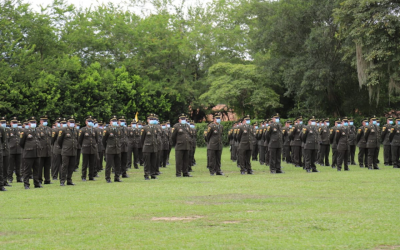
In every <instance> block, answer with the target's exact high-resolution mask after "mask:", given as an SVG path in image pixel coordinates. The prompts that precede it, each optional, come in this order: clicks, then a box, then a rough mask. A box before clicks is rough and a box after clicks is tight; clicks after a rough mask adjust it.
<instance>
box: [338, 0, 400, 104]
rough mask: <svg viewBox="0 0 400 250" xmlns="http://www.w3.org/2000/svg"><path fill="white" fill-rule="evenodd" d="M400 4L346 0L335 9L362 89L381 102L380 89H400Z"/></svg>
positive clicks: (382, 0) (347, 55)
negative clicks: (364, 87)
mask: <svg viewBox="0 0 400 250" xmlns="http://www.w3.org/2000/svg"><path fill="white" fill-rule="evenodd" d="M399 16H400V3H399V1H397V0H372V1H371V0H361V1H359V0H346V1H343V2H342V3H341V5H340V7H338V8H337V9H336V10H335V21H336V23H337V24H338V25H339V26H340V30H339V35H340V38H341V39H342V40H343V41H344V42H345V46H344V47H343V51H344V53H345V54H344V58H345V59H348V60H350V61H351V62H352V63H353V65H355V66H356V68H357V72H358V82H359V85H360V88H361V87H363V86H366V87H368V90H369V97H370V99H376V101H377V102H379V93H380V90H381V89H382V88H384V87H387V86H389V89H390V90H393V89H396V90H397V91H399V90H400V67H399V65H400V46H399V44H400V20H399Z"/></svg>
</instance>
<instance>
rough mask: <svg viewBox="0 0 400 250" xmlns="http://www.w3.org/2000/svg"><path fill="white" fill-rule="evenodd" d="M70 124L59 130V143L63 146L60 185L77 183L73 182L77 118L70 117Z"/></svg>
mask: <svg viewBox="0 0 400 250" xmlns="http://www.w3.org/2000/svg"><path fill="white" fill-rule="evenodd" d="M68 123H69V126H68V127H66V128H62V129H61V130H60V131H58V138H57V143H58V145H59V146H60V148H61V157H62V167H61V177H60V185H61V186H64V185H65V181H67V185H75V184H74V183H73V182H72V174H73V173H74V170H75V164H76V155H77V152H78V151H77V148H78V131H77V129H76V128H75V118H74V117H70V118H69V119H68Z"/></svg>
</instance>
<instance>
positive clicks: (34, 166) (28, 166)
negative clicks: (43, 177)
mask: <svg viewBox="0 0 400 250" xmlns="http://www.w3.org/2000/svg"><path fill="white" fill-rule="evenodd" d="M24 162H25V167H24V185H25V186H28V187H29V186H30V184H29V179H30V177H31V176H32V173H33V184H34V185H35V187H38V186H40V182H39V158H38V157H35V158H25V159H24Z"/></svg>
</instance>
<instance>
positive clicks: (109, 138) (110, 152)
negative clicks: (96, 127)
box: [103, 116, 121, 183]
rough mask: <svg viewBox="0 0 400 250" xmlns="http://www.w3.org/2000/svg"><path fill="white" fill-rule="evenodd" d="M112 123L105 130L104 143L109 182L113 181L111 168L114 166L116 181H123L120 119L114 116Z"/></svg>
mask: <svg viewBox="0 0 400 250" xmlns="http://www.w3.org/2000/svg"><path fill="white" fill-rule="evenodd" d="M110 122H112V124H111V125H110V126H108V127H107V128H106V129H104V131H103V145H104V147H105V149H106V173H105V178H106V181H107V183H111V169H112V168H113V167H114V173H115V174H114V181H115V182H121V180H120V178H119V176H120V172H121V143H120V137H121V130H120V129H118V127H117V123H118V119H117V117H116V116H113V117H112V118H111V119H110Z"/></svg>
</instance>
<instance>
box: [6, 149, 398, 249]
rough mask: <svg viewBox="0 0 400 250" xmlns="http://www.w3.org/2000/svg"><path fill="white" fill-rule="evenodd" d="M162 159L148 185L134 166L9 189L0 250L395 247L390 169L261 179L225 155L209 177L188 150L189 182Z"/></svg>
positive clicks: (297, 172)
mask: <svg viewBox="0 0 400 250" xmlns="http://www.w3.org/2000/svg"><path fill="white" fill-rule="evenodd" d="M382 154H383V152H382V151H381V152H380V155H381V162H383V160H382ZM171 157H172V159H171V165H170V166H168V168H166V169H162V170H161V171H162V172H163V174H162V175H161V176H160V178H159V179H158V180H152V181H144V179H143V169H142V168H141V169H139V170H134V169H132V170H130V171H129V174H130V176H131V178H129V179H124V182H123V183H112V184H107V183H106V182H105V180H104V171H103V172H102V173H100V175H101V176H100V177H101V178H98V180H97V181H95V182H82V181H81V180H80V178H79V177H80V173H74V182H75V183H76V186H74V187H71V186H66V187H60V186H59V182H56V183H54V184H52V185H45V187H44V188H43V189H33V188H32V189H31V190H24V189H23V185H22V184H21V183H13V187H10V188H8V190H9V191H8V192H1V193H0V248H1V249H219V248H220V249H393V248H396V247H400V246H399V245H400V233H399V232H400V208H399V206H400V195H399V189H400V169H393V168H392V167H384V166H383V164H380V167H381V170H375V171H368V170H366V169H360V168H359V167H358V166H350V170H351V171H349V172H343V171H342V172H337V171H336V170H334V169H332V168H330V167H318V169H319V170H320V171H321V172H320V173H311V174H307V173H305V172H304V171H303V170H302V169H300V168H295V167H293V166H291V165H287V164H283V167H284V171H285V172H286V173H285V174H283V175H271V174H269V170H268V169H267V167H266V166H260V164H259V163H258V162H252V165H253V169H254V171H255V175H253V176H251V175H245V176H242V175H240V174H239V169H238V168H237V167H236V164H235V163H232V162H231V161H230V160H229V159H230V157H229V149H227V148H225V149H224V151H223V156H222V158H223V160H222V169H223V171H224V173H225V174H226V176H210V175H209V173H208V172H207V169H206V150H205V149H202V148H198V149H197V151H196V160H197V166H195V167H194V171H195V172H193V173H192V174H193V175H194V178H176V177H174V176H175V165H174V163H175V161H174V152H172V153H171ZM32 186H33V185H32ZM174 217H177V218H174ZM172 219H175V220H172ZM176 219H180V220H176ZM182 219H184V220H182Z"/></svg>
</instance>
